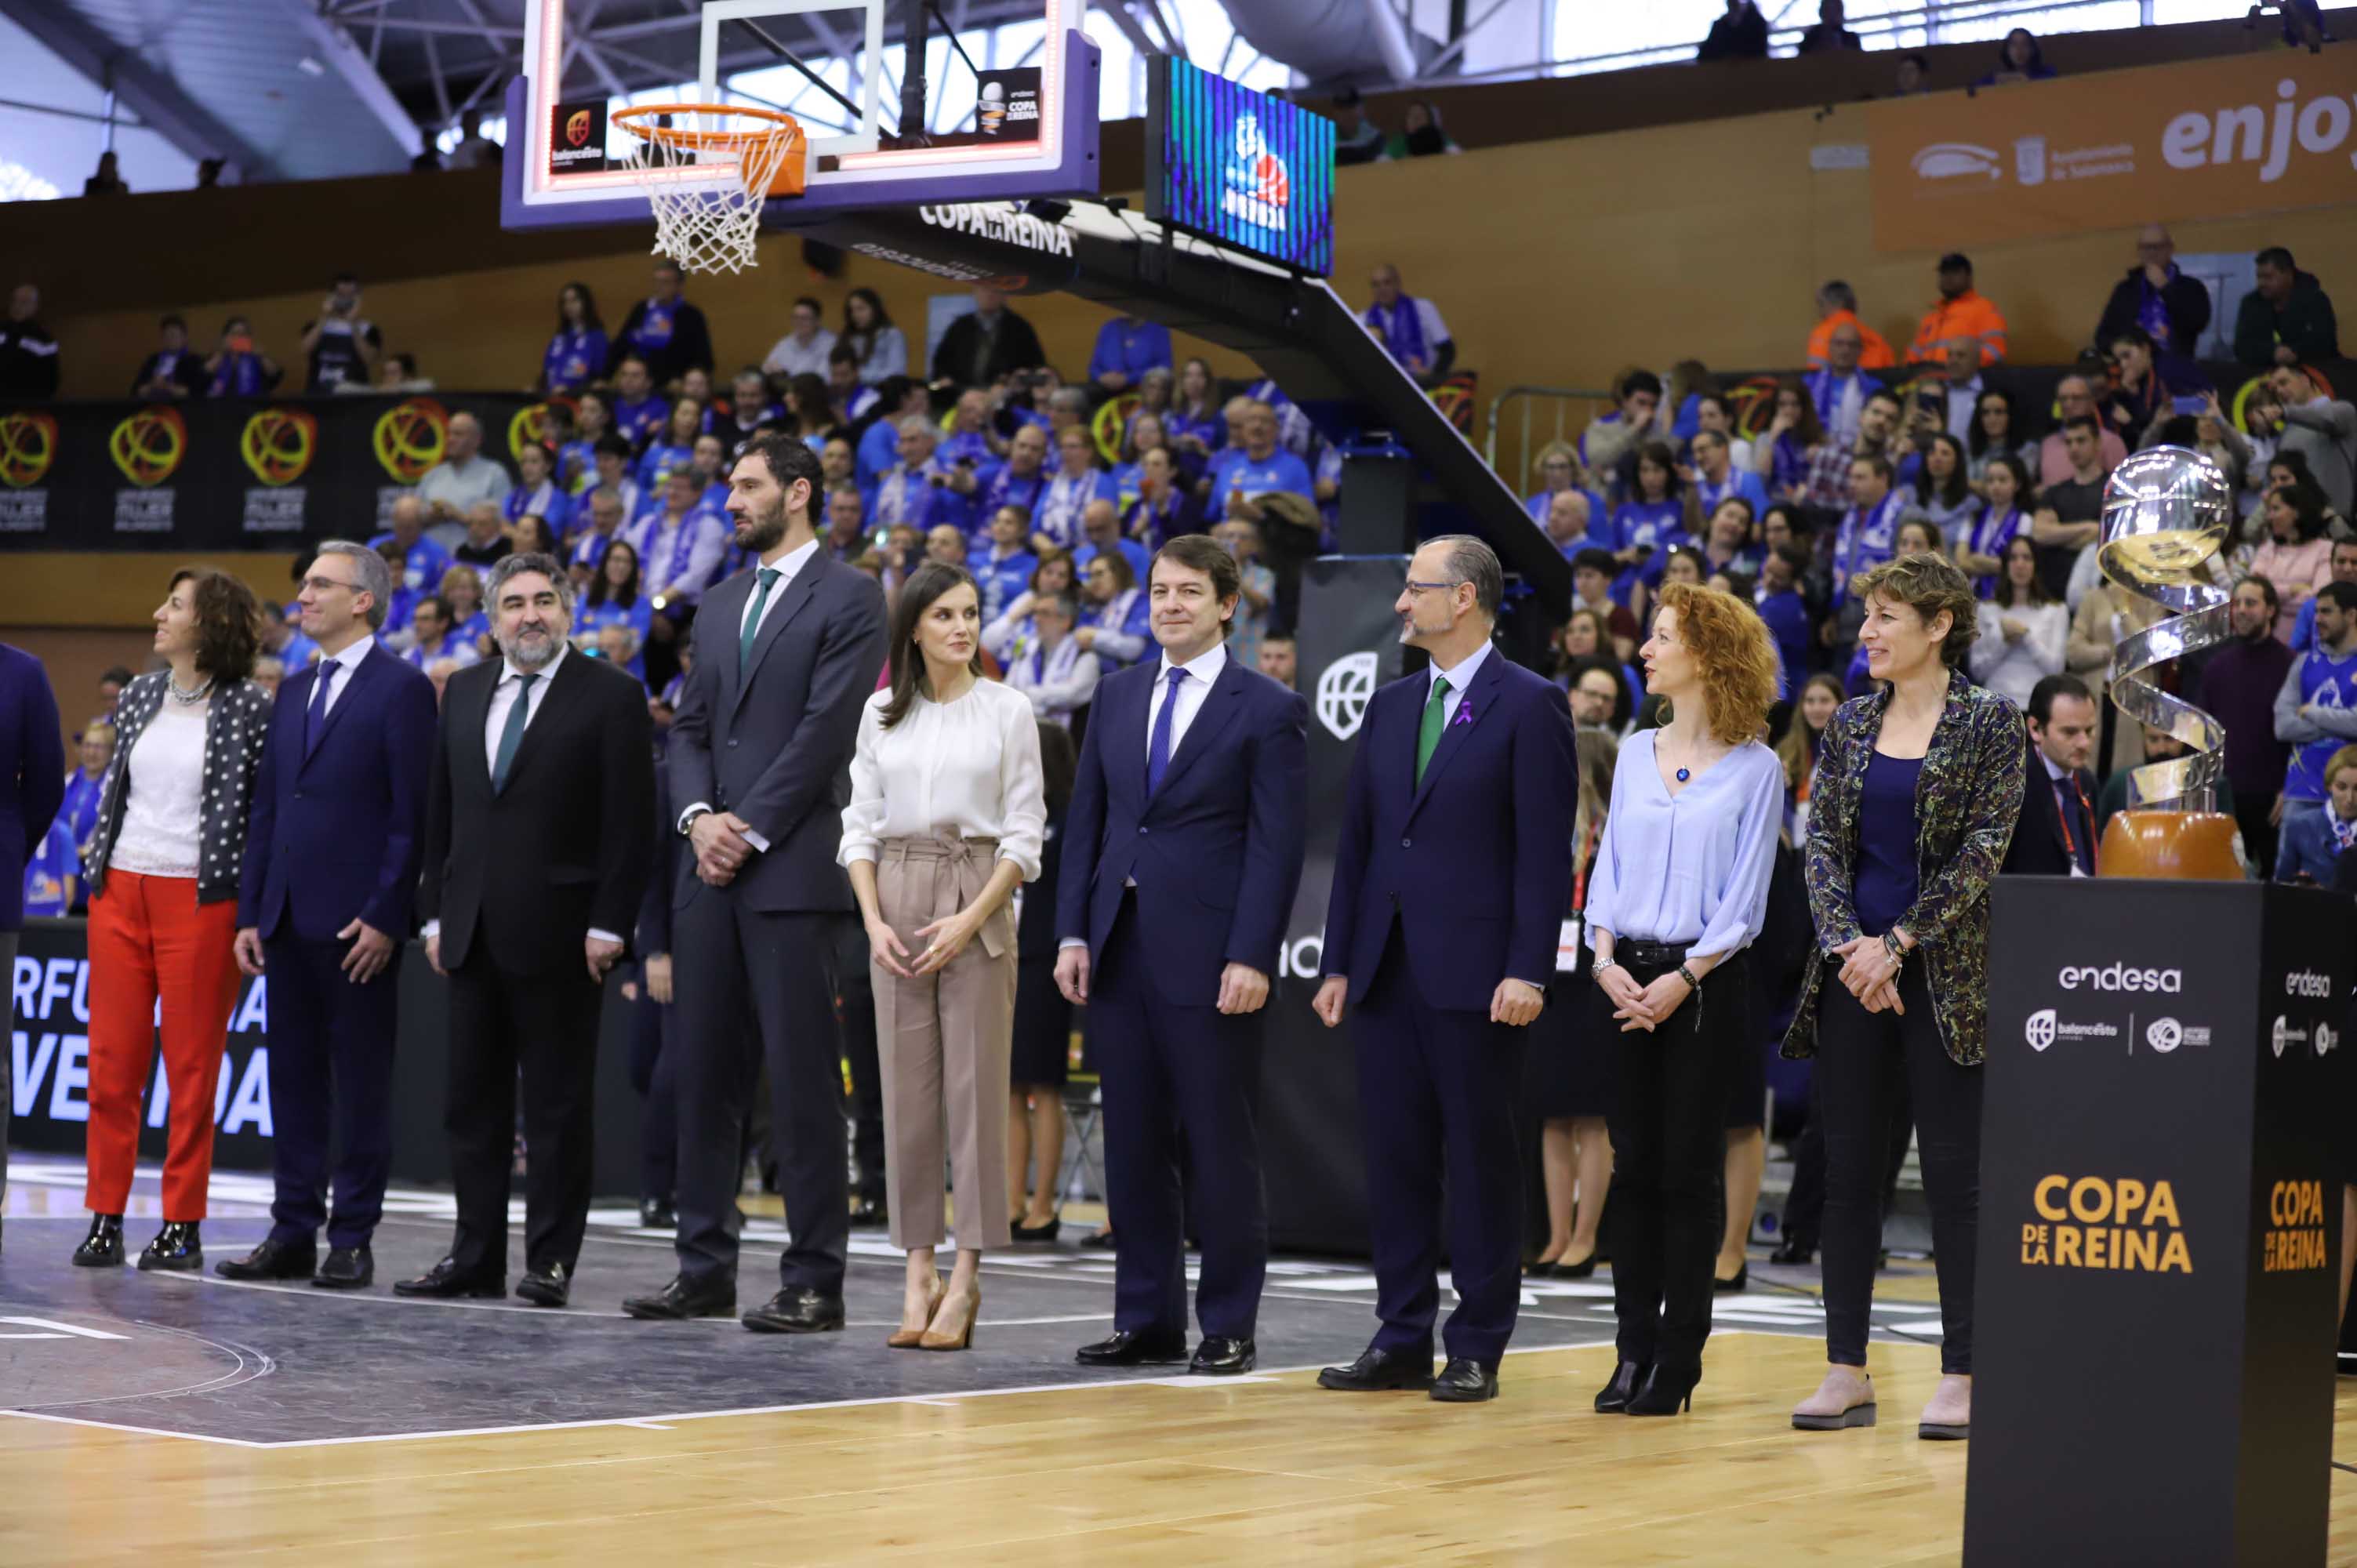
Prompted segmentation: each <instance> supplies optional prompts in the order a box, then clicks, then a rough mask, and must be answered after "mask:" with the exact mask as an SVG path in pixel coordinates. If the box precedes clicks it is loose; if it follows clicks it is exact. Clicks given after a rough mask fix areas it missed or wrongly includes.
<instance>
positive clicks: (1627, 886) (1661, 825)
mask: <svg viewBox="0 0 2357 1568" xmlns="http://www.w3.org/2000/svg"><path fill="white" fill-rule="evenodd" d="M1660 734H1661V732H1660V731H1659V730H1639V731H1638V732H1637V733H1636V734H1635V735H1632V736H1630V737H1629V738H1628V739H1627V740H1625V741H1623V742H1621V743H1620V760H1619V762H1618V763H1617V764H1616V765H1615V766H1614V768H1613V770H1612V805H1611V809H1610V810H1609V811H1608V812H1607V813H1606V815H1605V818H1604V837H1603V839H1602V840H1601V841H1600V842H1599V843H1598V844H1597V846H1596V862H1595V864H1594V865H1591V866H1590V867H1589V868H1588V873H1587V908H1586V909H1585V910H1584V911H1583V912H1582V913H1583V917H1584V918H1585V919H1586V921H1587V945H1588V946H1589V947H1590V948H1593V947H1594V946H1595V945H1596V933H1597V932H1598V931H1609V932H1611V933H1612V935H1613V937H1614V938H1615V939H1616V940H1617V939H1620V938H1631V939H1635V940H1643V941H1654V942H1667V943H1670V944H1672V945H1673V946H1682V947H1685V948H1686V949H1687V950H1688V952H1689V953H1690V954H1691V956H1693V957H1695V958H1708V957H1710V956H1711V955H1713V954H1714V953H1735V952H1739V951H1741V950H1743V949H1745V948H1747V947H1749V946H1750V945H1751V942H1752V940H1753V939H1754V938H1756V937H1757V936H1759V935H1760V930H1761V929H1762V928H1763V927H1764V926H1765V925H1766V924H1767V916H1768V881H1769V878H1770V875H1773V874H1774V872H1775V869H1776V829H1777V827H1778V826H1779V824H1780V823H1781V820H1782V817H1783V814H1784V765H1783V764H1782V763H1781V762H1780V761H1778V760H1777V757H1776V754H1775V753H1774V752H1772V751H1770V750H1769V749H1768V748H1767V747H1766V746H1762V745H1760V743H1759V742H1758V741H1756V740H1748V741H1745V742H1744V743H1743V744H1742V745H1741V746H1737V747H1736V748H1735V749H1734V750H1732V751H1730V752H1728V753H1727V755H1726V756H1725V757H1720V758H1719V759H1718V760H1717V762H1714V763H1712V764H1711V765H1710V766H1709V767H1708V768H1704V769H1703V770H1702V771H1701V772H1700V773H1697V774H1695V777H1694V778H1693V779H1692V780H1690V781H1689V782H1688V783H1687V784H1686V786H1685V787H1684V789H1680V790H1679V791H1678V792H1677V793H1676V794H1674V795H1673V794H1671V793H1670V791H1669V786H1667V785H1666V784H1664V783H1663V781H1662V769H1661V766H1660V764H1659V763H1657V762H1656V761H1655V760H1654V758H1653V742H1654V739H1655V737H1656V736H1659V735H1660Z"/></svg>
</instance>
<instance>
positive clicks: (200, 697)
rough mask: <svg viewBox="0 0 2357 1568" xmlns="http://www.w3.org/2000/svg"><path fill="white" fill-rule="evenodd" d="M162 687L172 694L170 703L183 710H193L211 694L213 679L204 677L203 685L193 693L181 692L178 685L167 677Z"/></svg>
mask: <svg viewBox="0 0 2357 1568" xmlns="http://www.w3.org/2000/svg"><path fill="white" fill-rule="evenodd" d="M164 685H165V689H166V690H167V691H168V692H170V693H172V701H174V702H176V703H179V704H180V705H181V706H182V707H184V708H193V707H195V706H196V705H197V704H198V703H201V702H203V701H204V700H205V699H206V698H207V697H210V696H211V695H212V694H213V678H212V677H211V676H210V675H208V676H206V677H205V681H204V684H203V685H201V686H199V687H198V688H197V689H196V690H195V691H193V692H183V691H181V690H180V683H179V682H178V681H175V680H172V679H170V678H169V677H167V678H166V680H165V682H164Z"/></svg>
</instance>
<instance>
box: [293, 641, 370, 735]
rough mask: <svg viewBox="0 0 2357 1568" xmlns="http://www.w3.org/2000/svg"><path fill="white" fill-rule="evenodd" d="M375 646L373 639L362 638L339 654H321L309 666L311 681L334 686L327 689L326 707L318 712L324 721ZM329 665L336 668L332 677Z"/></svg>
mask: <svg viewBox="0 0 2357 1568" xmlns="http://www.w3.org/2000/svg"><path fill="white" fill-rule="evenodd" d="M375 646H376V639H375V638H373V637H363V638H361V639H360V640H358V641H357V642H354V643H353V644H352V645H351V646H350V648H347V649H345V650H343V651H342V652H341V653H322V654H321V655H319V661H318V662H317V664H314V665H312V666H311V669H312V671H313V673H312V676H311V679H313V680H314V681H333V682H334V684H332V685H330V686H329V687H328V705H327V706H326V707H324V708H322V709H320V710H319V716H320V717H321V718H323V719H324V718H326V717H327V716H328V714H332V713H334V712H335V711H336V704H337V703H340V702H342V701H343V700H344V693H345V692H346V691H347V690H349V689H350V686H351V683H352V677H353V676H354V675H356V674H358V673H360V668H361V660H363V659H366V658H367V657H368V656H369V650H370V649H371V648H374V647H375ZM329 665H334V666H335V667H336V671H335V673H334V674H333V675H332V676H331V675H330V674H329V673H328V666H329ZM315 694H316V693H315ZM306 705H308V704H306Z"/></svg>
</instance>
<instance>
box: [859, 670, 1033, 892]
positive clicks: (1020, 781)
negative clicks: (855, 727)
mask: <svg viewBox="0 0 2357 1568" xmlns="http://www.w3.org/2000/svg"><path fill="white" fill-rule="evenodd" d="M891 695H892V693H891V692H890V691H889V690H886V691H881V692H878V693H876V694H875V695H874V696H872V697H870V698H868V699H867V705H866V707H865V708H864V709H862V710H861V712H860V714H859V742H858V745H857V746H856V749H855V750H854V751H853V752H852V756H851V803H850V804H849V805H847V806H845V807H844V809H843V846H842V848H841V849H840V850H838V851H837V852H836V854H835V859H836V860H837V862H839V863H840V864H842V865H850V864H851V863H852V862H853V861H855V860H874V859H876V858H877V853H878V851H879V849H880V847H881V845H882V844H883V842H884V841H885V840H886V839H901V838H931V837H933V836H934V835H936V834H942V833H953V834H955V835H956V836H958V837H960V838H995V839H996V840H997V841H998V858H999V859H1001V860H1011V861H1013V862H1014V863H1015V865H1016V868H1017V870H1019V871H1020V872H1022V874H1023V880H1024V881H1026V882H1031V881H1035V880H1037V879H1038V877H1039V850H1040V845H1041V844H1042V843H1043V842H1044V841H1045V839H1046V836H1047V828H1048V804H1047V793H1046V788H1045V783H1044V779H1043V775H1042V774H1041V772H1040V767H1039V724H1038V721H1037V720H1035V719H1034V718H1033V717H1032V714H1031V700H1030V699H1029V698H1028V697H1027V696H1025V695H1024V694H1023V693H1020V692H1018V691H1016V690H1015V689H1014V688H1013V687H1011V686H1005V685H1001V684H1000V683H999V682H996V681H976V682H974V686H973V688H972V689H971V690H969V691H968V692H967V693H965V694H964V695H963V696H961V697H959V698H957V699H956V700H955V701H953V702H949V703H936V702H932V701H931V700H929V699H927V698H924V697H919V698H917V699H916V700H915V701H914V702H912V703H909V711H908V712H907V713H905V714H901V715H900V722H899V724H897V725H893V726H892V727H891V728H890V729H886V728H885V727H884V704H885V703H888V702H889V701H890V700H891Z"/></svg>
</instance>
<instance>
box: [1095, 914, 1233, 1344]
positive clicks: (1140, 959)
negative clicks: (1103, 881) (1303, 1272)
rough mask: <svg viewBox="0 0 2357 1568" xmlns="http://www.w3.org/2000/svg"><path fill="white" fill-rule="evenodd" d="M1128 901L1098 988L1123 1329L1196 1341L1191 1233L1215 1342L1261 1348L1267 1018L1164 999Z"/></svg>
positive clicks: (1205, 1318)
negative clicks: (1246, 1342) (1191, 1230)
mask: <svg viewBox="0 0 2357 1568" xmlns="http://www.w3.org/2000/svg"><path fill="white" fill-rule="evenodd" d="M1134 899H1135V895H1132V896H1131V897H1130V898H1129V899H1125V900H1124V901H1123V905H1122V910H1121V913H1120V914H1119V915H1117V916H1116V917H1114V927H1113V932H1112V935H1111V936H1109V937H1108V938H1107V939H1106V940H1105V945H1104V951H1103V953H1102V954H1100V955H1099V957H1100V962H1099V964H1098V966H1097V970H1096V972H1095V973H1094V974H1092V976H1091V979H1090V993H1089V1015H1090V1017H1091V1018H1092V1020H1093V1022H1094V1026H1095V1034H1096V1040H1097V1058H1096V1059H1097V1070H1098V1071H1099V1072H1100V1073H1101V1074H1102V1075H1103V1091H1104V1152H1105V1209H1106V1212H1107V1213H1108V1214H1109V1215H1110V1216H1111V1217H1112V1219H1113V1225H1114V1232H1113V1233H1114V1320H1113V1321H1114V1327H1115V1328H1117V1329H1122V1330H1126V1331H1130V1332H1146V1331H1149V1330H1161V1331H1168V1332H1171V1333H1177V1334H1182V1335H1183V1334H1184V1333H1185V1332H1186V1331H1187V1220H1188V1218H1189V1216H1191V1217H1192V1218H1193V1220H1194V1224H1195V1230H1196V1231H1197V1233H1198V1239H1199V1240H1200V1243H1201V1246H1202V1253H1203V1265H1202V1272H1201V1274H1200V1277H1199V1279H1198V1280H1197V1282H1196V1287H1195V1316H1196V1317H1197V1318H1198V1319H1199V1320H1200V1322H1201V1324H1202V1326H1203V1332H1204V1334H1205V1335H1207V1336H1209V1335H1224V1336H1227V1337H1232V1338H1237V1339H1249V1338H1251V1337H1253V1334H1254V1327H1255V1325H1256V1324H1257V1323H1258V1321H1259V1316H1260V1294H1261V1287H1262V1285H1263V1283H1265V1280H1266V1278H1267V1274H1268V1196H1267V1190H1266V1188H1265V1185H1264V1184H1263V1180H1262V1176H1261V1162H1260V1133H1259V1107H1260V1058H1261V1037H1262V1029H1263V1023H1262V1015H1260V1014H1256V1013H1255V1014H1247V1015H1242V1016H1236V1017H1231V1016H1228V1015H1225V1014H1222V1012H1221V1011H1220V1010H1219V1008H1218V1007H1216V1006H1179V1005H1174V1004H1171V1003H1170V1002H1168V1001H1167V1000H1165V999H1164V998H1163V996H1162V994H1161V993H1160V992H1159V991H1158V990H1157V988H1156V986H1155V983H1154V978H1153V976H1152V975H1151V974H1150V973H1149V972H1148V971H1149V969H1150V968H1151V966H1152V964H1153V961H1154V955H1153V954H1152V952H1150V951H1149V950H1147V949H1146V946H1145V944H1144V943H1142V942H1141V941H1139V940H1138V936H1137V918H1136V914H1135V910H1134V909H1133V908H1131V903H1132V902H1133V901H1134Z"/></svg>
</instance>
